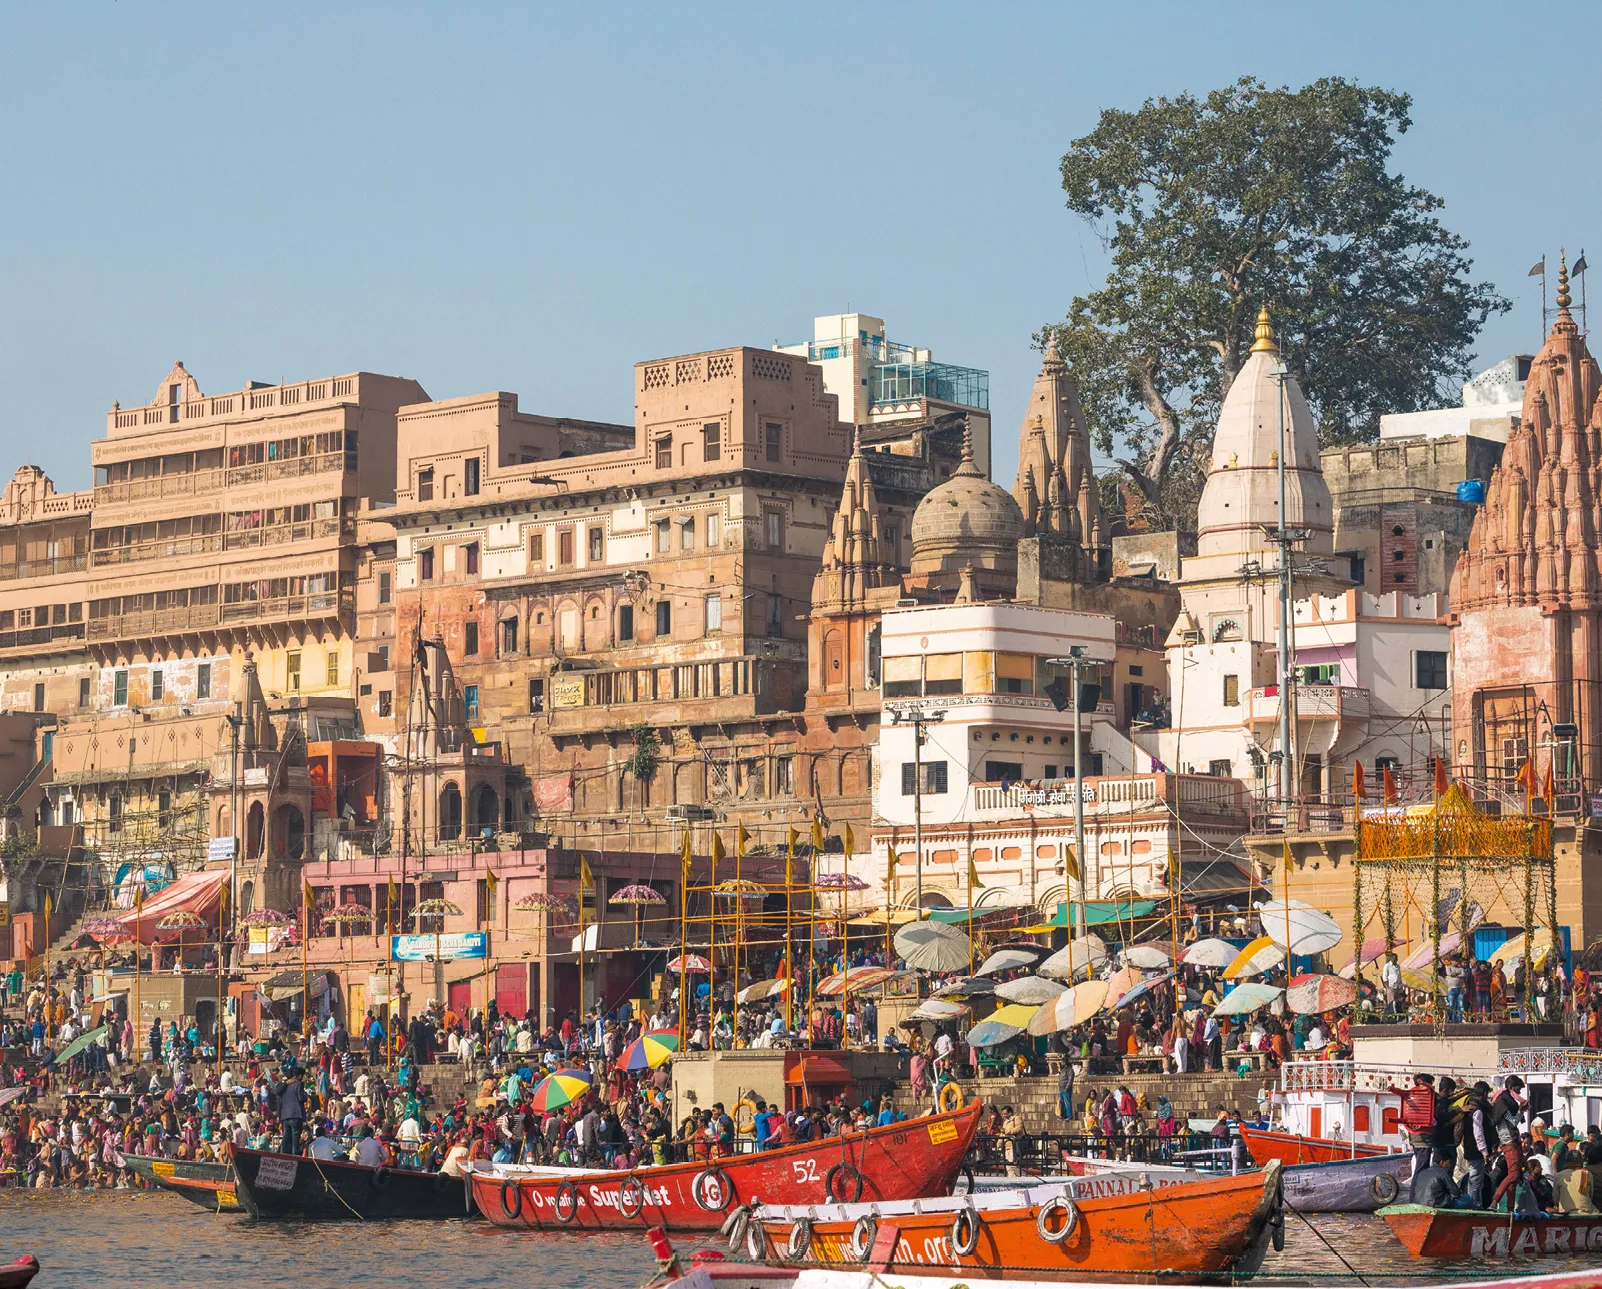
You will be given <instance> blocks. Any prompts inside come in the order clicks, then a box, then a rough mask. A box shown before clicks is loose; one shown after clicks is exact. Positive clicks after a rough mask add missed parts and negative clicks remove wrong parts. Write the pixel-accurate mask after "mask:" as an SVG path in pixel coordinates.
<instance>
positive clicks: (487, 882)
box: [483, 868, 495, 1047]
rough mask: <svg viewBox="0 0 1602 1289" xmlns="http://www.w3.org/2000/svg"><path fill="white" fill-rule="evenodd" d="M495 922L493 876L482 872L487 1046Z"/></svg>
mask: <svg viewBox="0 0 1602 1289" xmlns="http://www.w3.org/2000/svg"><path fill="white" fill-rule="evenodd" d="M494 921H495V874H494V873H492V872H491V871H490V870H489V869H487V868H486V869H485V870H484V927H483V930H484V1043H485V1046H486V1047H487V1046H488V1045H489V1005H490V954H489V929H490V926H491V925H492V924H493V923H494Z"/></svg>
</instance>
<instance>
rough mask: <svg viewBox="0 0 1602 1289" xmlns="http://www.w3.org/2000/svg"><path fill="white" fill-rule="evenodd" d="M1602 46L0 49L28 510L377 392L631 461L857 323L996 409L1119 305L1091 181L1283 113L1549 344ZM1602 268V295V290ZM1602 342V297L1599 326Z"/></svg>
mask: <svg viewBox="0 0 1602 1289" xmlns="http://www.w3.org/2000/svg"><path fill="white" fill-rule="evenodd" d="M1599 27H1602V18H1599V16H1598V11H1597V9H1596V8H1595V7H1594V6H1592V7H1587V6H1580V5H1574V6H1539V5H1526V6H1522V7H1520V8H1519V9H1514V8H1511V7H1508V6H1503V5H1498V6H1492V5H1489V4H1476V3H1461V4H1406V5H1396V4H1366V3H1363V4H1352V3H1348V4H1343V5H1340V6H1318V7H1316V8H1315V7H1314V6H1297V5H1280V6H1272V5H1252V6H1216V5H1206V6H1203V5H1195V4H1184V5H1160V4H1145V5H1137V6H1129V5H1121V6H1107V5H1096V6H1090V5H1066V4H1055V5H1038V6H1037V5H1028V4H987V5H972V6H957V5H942V4H924V5H919V6H911V7H902V8H896V7H891V8H883V7H871V6H870V7H847V6H829V5H815V6H793V5H755V4H744V5H727V6H722V5H719V6H701V5H693V4H678V5H651V6H646V5H609V4H590V5H576V6H562V7H557V6H551V7H549V8H544V7H535V6H497V5H493V4H477V5H472V6H444V5H440V6H431V7H430V6H407V5H403V4H389V5H382V6H380V5H374V6H371V7H364V6H361V5H356V4H336V5H327V6H324V5H293V4H274V5H256V6H245V5H227V6H220V5H219V6H200V5H194V6H180V5H162V4H152V3H143V2H140V0H123V2H122V3H105V2H104V0H89V2H88V3H82V4H77V5H51V6H45V5H22V4H12V5H9V6H6V7H4V8H3V9H0V105H3V109H4V121H5V129H4V130H3V131H0V173H3V174H4V176H5V182H4V183H0V380H3V382H4V386H5V388H7V389H8V390H9V391H10V394H9V396H8V398H7V400H6V409H5V414H4V415H3V416H0V448H3V450H4V451H3V453H0V456H3V458H4V459H3V460H0V478H3V477H6V476H8V475H9V473H10V470H11V468H12V465H13V464H20V463H22V462H24V461H32V462H35V463H37V464H39V465H42V466H44V467H45V468H46V469H47V470H48V471H49V472H50V473H51V474H52V475H53V476H54V477H55V478H56V481H57V483H58V485H59V486H61V487H63V488H67V487H81V486H84V485H85V484H86V483H87V482H88V479H89V464H88V444H89V442H90V440H91V439H93V438H95V437H97V436H99V435H100V434H102V433H103V427H104V424H105V422H104V415H105V412H106V409H107V408H108V407H109V406H110V404H111V402H112V400H113V399H120V400H121V401H122V402H123V403H124V404H132V403H141V402H144V401H146V400H148V399H149V398H150V397H152V395H153V394H154V392H155V389H156V385H157V382H158V381H159V380H160V379H161V377H162V376H163V375H164V374H165V372H166V370H167V368H168V366H169V365H170V364H171V363H172V361H173V360H174V359H179V358H181V359H182V360H183V361H184V362H185V363H186V364H187V365H188V367H189V369H190V371H191V372H193V373H194V374H195V376H196V377H197V378H198V379H199V381H200V383H201V386H202V388H204V389H206V390H207V391H208V392H215V391H225V390H230V389H236V388H238V387H239V386H241V385H242V384H243V383H244V382H245V381H247V380H251V379H257V380H267V381H276V380H279V379H280V378H284V379H291V380H293V379H300V378H305V377H310V376H323V375H331V374H334V373H337V372H343V371H349V370H353V369H366V370H373V371H379V372H386V373H392V374H395V375H404V376H412V377H415V378H416V379H418V380H419V381H421V382H422V384H423V386H424V388H426V389H427V390H428V391H429V393H430V394H431V395H432V396H434V397H436V398H438V397H450V396H456V395H462V394H469V393H474V392H478V391H482V390H487V389H508V390H513V391H515V392H517V393H518V394H519V396H520V398H521V400H522V405H523V406H524V407H525V408H528V409H532V410H538V411H541V412H551V413H560V414H567V415H574V416H588V417H597V418H605V419H617V420H625V421H626V420H630V419H632V411H631V405H632V398H631V390H632V385H631V379H632V374H631V365H632V364H633V363H634V362H635V361H637V360H641V359H645V358H652V357H659V356H662V355H666V354H672V353H679V352H685V351H693V350H698V349H709V348H715V347H718V346H722V345H729V344H737V343H745V344H755V345H766V344H771V343H773V342H774V341H775V340H781V339H782V340H785V341H791V340H796V339H802V338H805V337H806V336H808V335H809V334H810V328H811V319H812V316H813V315H814V314H817V313H832V312H837V311H844V310H847V309H860V310H863V311H865V312H870V313H876V314H879V315H880V316H883V317H885V318H886V319H888V322H889V326H890V330H891V334H892V335H893V336H895V337H898V338H901V339H904V340H908V341H912V342H914V343H918V344H922V345H928V346H931V347H932V348H933V349H934V351H935V354H936V357H938V358H941V359H944V360H946V361H950V362H956V363H963V364H968V365H972V366H977V367H983V368H987V369H988V370H989V371H990V373H991V404H992V408H993V411H994V415H995V418H996V426H997V430H998V443H999V451H998V460H997V474H998V477H1001V478H1003V479H1005V480H1007V481H1008V482H1010V480H1011V475H1012V470H1013V467H1014V463H1015V460H1016V450H1015V447H1014V446H1013V440H1014V437H1015V433H1016V429H1017V425H1018V421H1019V418H1020V416H1021V414H1022V408H1023V404H1024V400H1025V398H1026V397H1027V394H1028V391H1029V384H1030V381H1031V380H1032V378H1033V375H1034V372H1035V369H1036V367H1037V365H1038V355H1036V354H1035V353H1033V352H1032V351H1031V349H1030V337H1031V334H1032V333H1033V332H1034V331H1035V329H1036V328H1037V327H1038V326H1039V325H1040V324H1041V323H1042V322H1045V321H1048V320H1052V319H1056V318H1059V317H1061V316H1062V315H1063V314H1064V313H1065V312H1066V309H1067V305H1068V302H1069V300H1070V299H1071V298H1072V297H1073V296H1074V295H1075V294H1076V293H1079V292H1082V291H1084V290H1086V289H1087V288H1090V287H1093V286H1094V285H1097V284H1099V283H1100V281H1101V278H1102V274H1103V271H1104V270H1103V257H1102V254H1101V248H1100V245H1099V243H1098V241H1097V238H1096V235H1095V232H1094V230H1091V229H1089V228H1087V227H1086V226H1085V225H1084V224H1083V223H1082V222H1081V221H1079V220H1078V219H1077V218H1075V217H1073V216H1070V215H1069V214H1068V213H1067V212H1066V211H1065V210H1064V209H1063V205H1062V198H1061V193H1060V190H1059V188H1058V179H1057V162H1058V158H1059V157H1060V156H1061V154H1062V153H1063V151H1064V150H1065V149H1066V147H1067V145H1068V144H1069V142H1070V141H1071V140H1072V139H1074V138H1075V137H1077V136H1079V135H1081V134H1083V133H1085V132H1087V131H1088V130H1089V129H1090V128H1092V126H1093V125H1094V123H1095V121H1096V116H1097V113H1098V111H1099V110H1100V109H1101V108H1103V107H1111V106H1117V107H1135V106H1138V104H1139V103H1140V102H1141V101H1142V100H1143V99H1145V98H1147V97H1149V96H1153V95H1162V94H1173V93H1177V92H1180V91H1182V90H1193V91H1197V92H1204V91H1206V90H1208V89H1211V88H1215V87H1217V86H1220V85H1224V84H1227V83H1228V82H1230V81H1231V80H1233V79H1235V78H1236V77H1238V76H1240V75H1244V74H1253V75H1257V76H1260V77H1262V78H1263V79H1265V80H1267V81H1269V82H1270V83H1272V84H1291V85H1300V84H1304V83H1306V82H1307V81H1309V80H1312V79H1315V78H1317V77H1319V76H1322V75H1332V74H1335V75H1347V76H1352V77H1356V78H1358V79H1361V80H1363V81H1366V82H1369V83H1373V84H1378V85H1383V86H1386V87H1388V88H1393V89H1404V90H1407V91H1409V92H1411V93H1412V94H1413V96H1414V99H1415V104H1414V111H1413V116H1414V126H1413V129H1412V130H1411V131H1410V132H1409V134H1408V135H1406V136H1405V137H1404V138H1403V139H1402V141H1401V144H1400V147H1399V148H1398V152H1397V157H1398V164H1399V165H1400V167H1401V169H1402V170H1403V172H1404V173H1405V174H1406V175H1407V176H1408V178H1409V179H1411V180H1412V181H1413V182H1415V183H1418V184H1422V185H1423V186H1425V187H1428V188H1430V189H1432V190H1433V191H1434V192H1436V193H1437V194H1439V195H1440V196H1442V197H1443V198H1445V200H1446V203H1447V204H1446V211H1445V218H1446V220H1447V222H1448V223H1449V225H1450V226H1451V227H1453V228H1454V229H1456V230H1457V231H1459V232H1461V233H1463V234H1464V235H1465V236H1467V237H1468V238H1469V239H1470V241H1471V243H1472V251H1473V254H1474V256H1475V259H1476V269H1477V273H1478V274H1479V275H1481V276H1483V277H1487V278H1489V279H1491V280H1492V281H1494V282H1495V283H1496V284H1497V286H1498V287H1500V288H1501V289H1502V291H1503V292H1504V293H1505V294H1507V295H1508V296H1509V297H1510V298H1511V299H1512V300H1513V301H1514V304H1515V310H1514V312H1513V313H1512V314H1510V315H1508V316H1507V317H1505V318H1501V319H1497V320H1494V321H1493V322H1492V324H1491V326H1490V327H1489V328H1488V330H1487V332H1486V333H1485V335H1484V338H1483V341H1482V345H1481V354H1482V355H1483V356H1484V357H1485V358H1486V359H1487V360H1488V361H1489V360H1494V359H1495V358H1497V357H1500V356H1501V355H1502V354H1504V353H1507V352H1511V351H1514V350H1517V349H1525V350H1528V349H1531V348H1533V346H1534V345H1535V344H1536V343H1537V342H1538V339H1539V309H1540V304H1539V283H1538V282H1537V281H1535V280H1533V279H1529V278H1527V277H1525V271H1526V270H1527V269H1528V268H1529V266H1530V264H1531V263H1532V262H1533V261H1534V260H1536V259H1537V258H1538V257H1539V256H1540V255H1541V254H1542V252H1543V251H1545V252H1547V253H1548V254H1550V256H1551V257H1552V260H1553V263H1554V265H1555V262H1556V256H1557V248H1558V246H1559V244H1566V245H1568V247H1569V248H1570V254H1571V256H1572V255H1573V253H1574V250H1575V248H1576V247H1577V246H1578V245H1580V244H1583V243H1585V242H1586V240H1587V238H1590V240H1591V241H1592V242H1593V243H1594V245H1593V254H1595V253H1597V252H1602V232H1599V231H1598V230H1597V229H1596V228H1595V226H1594V225H1595V218H1594V212H1595V211H1597V210H1598V209H1602V201H1599V200H1598V198H1599V193H1598V187H1599V179H1598V176H1597V168H1596V166H1595V164H1594V156H1595V150H1596V142H1597V126H1598V120H1597V115H1598V112H1597V102H1598V100H1597V98H1596V95H1595V93H1594V90H1592V89H1591V88H1590V87H1589V86H1588V84H1587V80H1588V73H1589V68H1590V64H1591V62H1592V61H1593V54H1594V51H1595V48H1596V41H1597V36H1598V34H1599V30H1598V29H1599ZM1599 263H1602V261H1599ZM1599 289H1602V287H1599ZM1598 303H1599V306H1602V295H1599V297H1598Z"/></svg>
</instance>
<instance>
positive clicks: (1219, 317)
mask: <svg viewBox="0 0 1602 1289" xmlns="http://www.w3.org/2000/svg"><path fill="white" fill-rule="evenodd" d="M1411 102H1412V100H1411V99H1410V98H1409V96H1408V95H1406V94H1397V93H1393V92H1390V91H1387V90H1381V89H1372V88H1368V87H1365V86H1361V85H1357V84H1354V83H1353V82H1351V81H1348V80H1341V79H1336V78H1331V79H1326V80H1321V81H1317V82H1315V83H1314V84H1312V85H1309V86H1307V87H1306V88H1304V89H1300V90H1295V91H1292V90H1290V89H1269V88H1267V87H1265V86H1264V85H1263V84H1262V83H1261V82H1260V81H1257V80H1253V79H1249V78H1248V79H1242V80H1241V81H1239V82H1237V83H1236V84H1234V85H1231V86H1230V87H1228V88H1227V89H1221V90H1215V91H1214V92H1213V93H1211V94H1209V95H1207V97H1206V98H1205V99H1198V98H1196V97H1194V96H1193V95H1189V94H1182V95H1180V96H1178V97H1177V98H1172V99H1152V100H1148V101H1147V102H1146V103H1145V104H1144V105H1143V106H1142V107H1141V108H1140V109H1139V110H1138V111H1135V112H1125V111H1117V110H1108V111H1105V112H1103V113H1102V115H1101V120H1100V122H1099V124H1098V125H1097V126H1096V128H1095V130H1093V131H1092V132H1091V133H1090V134H1087V135H1086V136H1085V137H1084V138H1082V139H1076V140H1075V141H1074V143H1073V145H1072V147H1071V148H1070V150H1069V152H1068V154H1067V155H1066V156H1065V157H1063V159H1062V186H1063V191H1064V192H1066V193H1067V195H1068V208H1069V209H1070V210H1072V211H1074V212H1076V213H1077V214H1080V215H1082V216H1084V217H1085V218H1086V219H1087V220H1089V221H1090V222H1091V224H1092V226H1093V227H1094V228H1095V229H1096V230H1097V232H1098V234H1099V235H1100V236H1101V238H1102V240H1103V242H1104V244H1105V245H1106V246H1107V248H1108V249H1109V250H1110V251H1111V253H1112V260H1113V263H1112V271H1111V272H1110V273H1109V274H1108V277H1107V284H1106V286H1105V287H1103V288H1102V289H1101V290H1100V291H1097V292H1095V293H1093V294H1091V295H1087V296H1080V297H1078V298H1077V299H1075V300H1074V302H1073V305H1072V307H1071V308H1070V309H1069V312H1068V317H1067V320H1066V321H1065V322H1062V323H1060V324H1056V325H1054V326H1050V327H1047V328H1046V329H1045V332H1043V333H1042V336H1041V337H1040V339H1041V340H1042V341H1043V340H1044V339H1045V338H1046V333H1048V332H1049V333H1054V334H1055V336H1056V339H1057V343H1058V346H1059V348H1060V349H1061V351H1062V354H1063V357H1064V358H1065V359H1066V360H1067V361H1068V363H1069V364H1070V366H1071V368H1072V370H1073V371H1074V373H1075V375H1076V377H1077V378H1078V381H1079V384H1080V387H1081V394H1082V397H1083V400H1084V404H1085V409H1086V413H1087V415H1088V416H1089V418H1090V422H1091V425H1092V426H1093V428H1094V432H1095V435H1096V442H1097V446H1098V447H1099V448H1100V449H1101V451H1103V452H1105V453H1108V454H1110V455H1113V456H1114V457H1115V458H1116V459H1117V460H1118V461H1119V464H1120V465H1121V466H1122V467H1123V469H1124V471H1125V473H1126V474H1127V476H1128V478H1129V479H1130V480H1132V481H1133V483H1134V484H1135V485H1136V486H1137V487H1138V488H1139V490H1140V492H1141V493H1142V494H1143V495H1144V499H1145V502H1146V505H1147V508H1148V511H1149V512H1150V515H1151V517H1152V518H1153V519H1158V520H1160V521H1163V522H1171V523H1172V522H1178V523H1181V524H1186V525H1188V524H1189V523H1191V522H1193V520H1194V509H1195V500H1196V497H1197V495H1198V494H1199V491H1200V484H1201V482H1202V477H1203V476H1204V475H1205V473H1206V463H1207V460H1208V451H1209V449H1210V446H1211V439H1212V432H1213V423H1214V420H1215V418H1216V416H1217V412H1218V405H1219V401H1220V399H1221V398H1222V396H1223V392H1224V391H1225V390H1226V389H1228V387H1229V383H1230V381H1232V380H1233V379H1234V377H1235V375H1236V373H1238V372H1239V370H1240V367H1241V363H1242V362H1243V360H1244V358H1245V355H1246V353H1247V352H1248V351H1249V349H1250V347H1251V342H1252V330H1253V325H1254V323H1255V321H1256V318H1257V311H1258V308H1259V307H1260V306H1262V305H1264V304H1266V305H1268V307H1269V309H1270V310H1271V311H1272V313H1273V318H1274V326H1275V329H1276V331H1277V332H1278V335H1279V338H1280V347H1281V349H1282V351H1283V352H1284V355H1285V357H1286V360H1287V361H1288V362H1289V364H1290V366H1291V369H1292V371H1293V372H1294V373H1295V375H1296V378H1297V379H1298V380H1299V381H1300V382H1301V385H1302V389H1303V390H1304V391H1305V393H1306V395H1307V399H1308V402H1309V403H1310V404H1311V406H1312V408H1313V412H1314V415H1315V416H1316V417H1317V418H1318V421H1319V425H1320V431H1321V433H1322V435H1323V436H1324V440H1325V442H1328V443H1335V442H1342V441H1351V440H1360V439H1366V438H1373V437H1374V436H1375V435H1376V434H1377V433H1378V429H1379V416H1380V413H1381V412H1405V411H1413V410H1417V409H1421V408H1427V407H1438V406H1441V405H1442V403H1443V400H1445V399H1447V398H1449V397H1450V398H1451V399H1452V401H1455V395H1456V391H1455V390H1454V389H1452V388H1451V386H1452V384H1453V383H1454V382H1461V381H1462V380H1464V379H1465V378H1466V377H1467V376H1468V375H1469V374H1470V366H1469V364H1470V360H1471V358H1472V356H1473V355H1472V348H1471V347H1472V344H1473V341H1474V338H1475V336H1476V335H1477V333H1478V332H1479V330H1480V328H1481V326H1483V325H1484V322H1485V319H1486V318H1487V316H1489V315H1490V314H1491V313H1495V312H1502V311H1505V310H1506V309H1507V308H1508V302H1507V301H1506V300H1504V299H1503V298H1502V297H1501V296H1500V295H1498V294H1497V292H1496V290H1495V289H1494V288H1493V287H1492V286H1491V284H1489V283H1485V282H1474V281H1472V280H1471V277H1470V269H1471V267H1472V264H1471V261H1470V260H1469V259H1468V257H1467V255H1466V254H1465V252H1466V250H1467V243H1466V242H1465V241H1464V240H1463V239H1462V238H1461V237H1459V236H1457V235H1456V234H1455V233H1452V232H1451V231H1450V230H1448V229H1447V228H1446V227H1444V226H1443V225H1442V223H1441V222H1440V220H1439V219H1438V218H1437V215H1436V212H1437V211H1439V210H1440V208H1441V201H1440V199H1439V198H1437V197H1435V196H1433V195H1432V194H1431V193H1428V192H1426V191H1424V190H1423V189H1421V188H1415V187H1412V186H1410V185H1409V184H1407V183H1406V182H1405V181H1404V180H1403V178H1402V177H1401V176H1400V175H1399V174H1395V173H1393V172H1392V170H1391V169H1390V165H1389V163H1390V157H1391V149H1392V147H1393V145H1394V143H1395V139H1396V136H1397V135H1399V134H1402V133H1405V132H1406V130H1407V128H1408V126H1409V124H1410V121H1409V118H1408V109H1409V107H1410V106H1411Z"/></svg>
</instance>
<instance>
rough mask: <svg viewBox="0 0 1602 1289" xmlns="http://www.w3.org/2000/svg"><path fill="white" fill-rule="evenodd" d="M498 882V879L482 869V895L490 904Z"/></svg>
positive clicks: (492, 901)
mask: <svg viewBox="0 0 1602 1289" xmlns="http://www.w3.org/2000/svg"><path fill="white" fill-rule="evenodd" d="M500 884H501V883H500V879H499V878H497V877H496V876H495V874H494V873H493V872H491V871H490V870H489V869H487V868H486V869H485V870H484V897H485V898H486V899H487V900H489V902H490V904H491V905H493V904H494V903H495V892H496V890H497V889H499V887H500Z"/></svg>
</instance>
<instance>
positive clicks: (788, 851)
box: [784, 828, 795, 1030]
mask: <svg viewBox="0 0 1602 1289" xmlns="http://www.w3.org/2000/svg"><path fill="white" fill-rule="evenodd" d="M794 888H795V829H794V828H791V829H790V838H789V841H788V842H786V844H785V852H784V1027H785V1029H787V1030H793V1029H794V1028H795V1023H794V1022H795V970H794V968H793V967H792V966H791V965H790V964H791V962H792V961H793V959H794V955H795V933H794V930H793V927H792V921H793V919H792V916H791V892H792V891H793V890H794Z"/></svg>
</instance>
